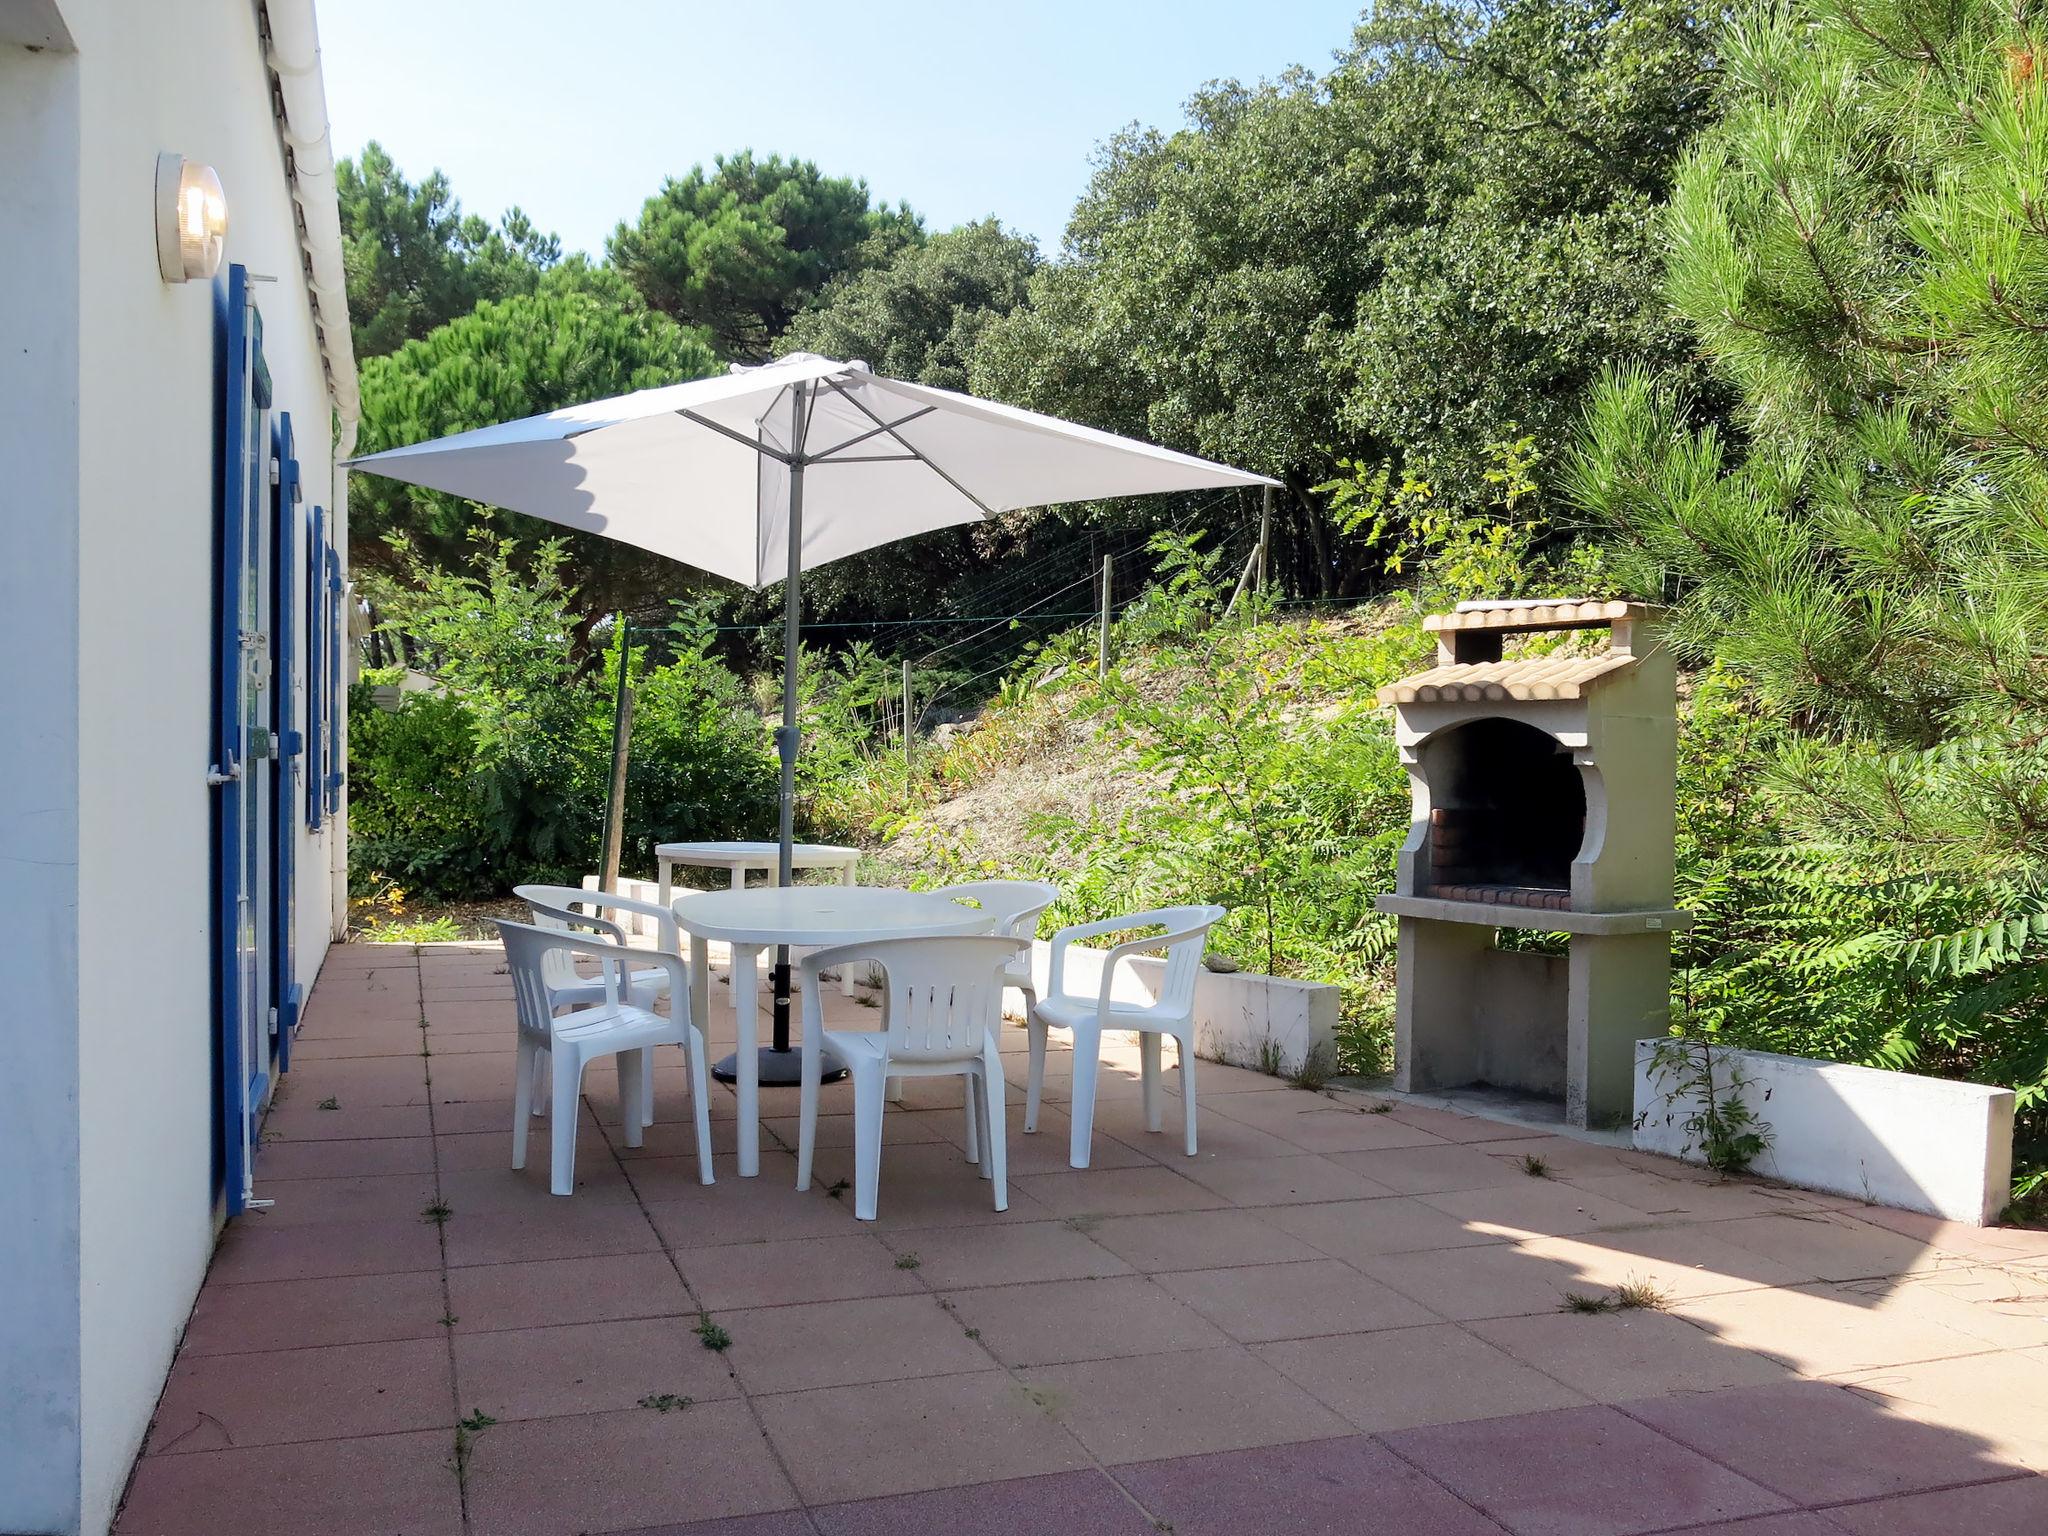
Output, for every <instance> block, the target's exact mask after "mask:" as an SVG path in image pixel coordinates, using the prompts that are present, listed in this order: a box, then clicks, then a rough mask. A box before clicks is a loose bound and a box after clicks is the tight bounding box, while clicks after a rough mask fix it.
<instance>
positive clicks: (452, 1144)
mask: <svg viewBox="0 0 2048 1536" xmlns="http://www.w3.org/2000/svg"><path fill="white" fill-rule="evenodd" d="M500 1118H501V1119H502V1120H503V1121H504V1122H505V1124H503V1125H500V1126H498V1127H497V1128H495V1129H493V1130H488V1131H455V1132H449V1133H445V1134H443V1135H439V1136H436V1137H435V1138H434V1161H435V1164H436V1165H437V1166H438V1167H439V1169H440V1171H441V1177H442V1178H443V1179H444V1180H446V1179H448V1178H449V1177H451V1176H452V1175H455V1174H459V1173H465V1172H468V1171H471V1170H474V1169H486V1170H489V1171H491V1172H493V1173H497V1172H505V1173H509V1172H510V1171H511V1168H512V1131H511V1120H512V1112H511V1106H509V1105H507V1106H506V1109H505V1112H504V1113H503V1114H502V1115H501V1116H500ZM552 1125H553V1122H552V1121H550V1120H549V1119H548V1118H547V1117H546V1116H544V1115H543V1116H542V1117H541V1118H539V1119H537V1120H535V1121H534V1122H533V1123H532V1124H531V1125H529V1126H528V1127H527V1130H526V1174H527V1176H531V1177H536V1178H538V1179H540V1180H541V1181H542V1183H543V1184H545V1182H546V1180H547V1169H548V1164H549V1155H550V1150H551V1149H550V1147H549V1144H548V1138H549V1131H550V1128H551V1127H552ZM601 1171H602V1172H613V1173H616V1172H618V1171H619V1159H618V1158H616V1157H614V1156H613V1155H612V1149H611V1148H610V1147H608V1146H606V1145H605V1140H604V1136H603V1135H602V1134H601V1133H600V1132H599V1130H598V1128H597V1127H596V1126H595V1125H594V1124H592V1123H591V1121H590V1118H589V1116H587V1115H586V1116H585V1117H584V1119H583V1120H582V1122H581V1123H579V1124H578V1126H577V1128H576V1172H577V1174H578V1175H579V1176H580V1175H582V1174H585V1173H595V1172H601Z"/></svg>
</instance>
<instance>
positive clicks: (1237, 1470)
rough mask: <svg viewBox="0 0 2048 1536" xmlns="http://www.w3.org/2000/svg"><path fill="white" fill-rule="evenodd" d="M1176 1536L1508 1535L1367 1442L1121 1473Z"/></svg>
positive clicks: (1195, 1459)
mask: <svg viewBox="0 0 2048 1536" xmlns="http://www.w3.org/2000/svg"><path fill="white" fill-rule="evenodd" d="M1116 1475H1117V1479H1118V1481H1120V1482H1121V1483H1122V1484H1123V1485H1124V1486H1125V1487H1126V1488H1128V1489H1129V1490H1130V1491H1131V1493H1132V1495H1133V1496H1134V1497H1135V1498H1137V1500H1138V1501H1139V1502H1140V1503H1142V1504H1143V1505H1144V1506H1145V1507H1146V1508H1147V1509H1149V1510H1151V1511H1153V1512H1154V1513H1155V1514H1156V1515H1157V1516H1158V1517H1159V1518H1160V1519H1161V1520H1162V1521H1163V1522H1165V1523H1164V1525H1163V1526H1162V1527H1160V1528H1161V1529H1171V1530H1172V1531H1173V1532H1174V1533H1175V1536H1244V1533H1247V1532H1254V1531H1256V1532H1258V1533H1259V1536H1352V1533H1354V1532H1358V1531H1360V1530H1361V1529H1364V1528H1367V1527H1366V1525H1365V1522H1367V1521H1369V1522H1370V1525H1369V1528H1370V1529H1372V1530H1376V1531H1385V1532H1388V1533H1399V1536H1500V1527H1499V1526H1498V1525H1496V1524H1494V1523H1493V1521H1491V1520H1489V1519H1487V1518H1486V1517H1485V1516H1484V1515H1482V1514H1479V1513H1478V1512H1477V1511H1476V1510H1474V1509H1472V1508H1471V1506H1469V1505H1467V1504H1465V1503H1463V1502H1462V1501H1460V1500H1459V1499H1458V1498H1456V1497H1455V1496H1454V1495H1452V1494H1450V1493H1448V1492H1446V1491H1445V1490H1444V1489H1443V1488H1441V1487H1440V1486H1438V1485H1437V1484H1436V1483H1434V1482H1432V1481H1431V1480H1430V1479H1429V1478H1427V1477H1424V1476H1423V1475H1422V1474H1421V1473H1420V1472H1418V1471H1416V1470H1415V1469H1414V1468H1413V1467H1411V1466H1409V1465H1408V1463H1406V1462H1405V1461H1402V1460H1401V1459H1400V1458H1399V1457H1398V1456H1395V1455H1394V1454H1393V1453H1392V1452H1391V1451H1389V1450H1387V1449H1386V1447H1385V1446H1382V1445H1380V1444H1378V1443H1376V1442H1375V1441H1373V1440H1370V1439H1367V1438H1366V1437H1364V1436H1362V1435H1353V1436H1347V1437H1346V1438H1343V1439H1338V1440H1311V1441H1308V1442H1306V1443H1303V1444H1297V1445H1276V1446H1267V1447H1262V1448H1260V1449H1257V1450H1249V1451H1221V1452H1217V1453H1215V1454H1213V1455H1208V1456H1185V1457H1179V1458H1176V1459H1174V1460H1171V1461H1149V1462H1141V1463H1139V1464H1138V1465H1136V1466H1129V1467H1122V1468H1120V1469H1118V1471H1117V1474H1116Z"/></svg>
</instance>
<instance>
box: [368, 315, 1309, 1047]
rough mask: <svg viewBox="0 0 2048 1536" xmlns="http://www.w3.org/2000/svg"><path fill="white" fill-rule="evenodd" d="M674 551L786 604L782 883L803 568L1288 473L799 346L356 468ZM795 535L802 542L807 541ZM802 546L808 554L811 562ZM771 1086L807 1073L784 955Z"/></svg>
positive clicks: (784, 878) (779, 739) (791, 834)
mask: <svg viewBox="0 0 2048 1536" xmlns="http://www.w3.org/2000/svg"><path fill="white" fill-rule="evenodd" d="M348 462H349V465H350V467H351V468H354V469H360V470H364V471H367V472H368V473H370V474H374V475H382V476H385V477H387V478H389V479H393V480H403V481H405V482H407V483H409V484H412V485H419V486H425V487H427V488H428V489H431V490H436V491H445V492H448V493H449V494H451V495H455V496H462V497H466V498H468V499H469V500H471V501H479V502H484V503H487V504H489V505H491V506H498V507H505V508H507V509H509V510H511V511H514V512H524V513H526V514H527V515H528V516H529V517H538V518H542V519H544V520H545V521H547V522H551V523H559V524H561V525H562V526H563V527H566V528H580V529H582V530H583V531H584V532H586V533H595V534H599V535H602V536H603V537H605V538H608V539H616V540H618V541H619V542H621V543H625V544H631V545H634V546H635V547H636V548H639V549H645V550H648V551H651V552H652V553H654V554H657V555H666V556H667V557H668V558H669V559H671V560H676V561H679V562H681V563H682V564H684V565H692V566H695V567H697V568H698V569H699V570H705V571H710V572H712V573H713V574H714V575H718V576H724V577H727V578H728V579H730V580H732V581H737V582H740V583H742V584H744V585H746V586H748V587H755V588H758V587H765V586H767V585H768V584H770V583H771V582H776V581H784V582H787V583H788V587H787V596H786V599H785V601H784V604H783V678H782V728H781V730H779V731H778V732H777V733H776V746H777V749H778V751H779V753H780V756H781V759H782V793H781V814H780V818H779V819H780V826H779V828H778V831H779V834H780V842H781V860H780V871H779V876H780V883H781V884H783V885H788V884H789V883H790V878H791V868H790V850H791V848H792V846H793V844H794V841H795V807H796V756H797V745H798V738H797V724H796V663H797V629H798V622H799V618H800V615H801V593H800V587H801V580H802V573H803V572H804V571H806V570H810V569H812V568H813V567H815V566H820V565H825V564H827V563H829V562H830V561H833V560H840V559H844V558H845V557H846V556H848V555H854V554H858V553H860V552H861V551H862V550H864V549H873V548H875V547H876V546H877V545H880V544H888V543H892V542H894V541H895V540H897V539H904V538H909V537H910V536H912V535H913V534H919V533H928V532H930V531H931V530H933V529H935V528H949V527H953V526H955V525H957V524H961V523H972V522H978V521H980V520H981V519H983V518H992V517H997V516H1000V515H1001V514H1002V513H1004V512H1010V511H1015V510H1016V509H1018V508H1020V507H1036V506H1044V505H1047V504H1049V503H1052V502H1062V501H1095V500H1099V499H1102V498H1105V497H1112V496H1143V495H1150V494H1155V493H1158V492H1162V491H1189V490H1205V489H1211V488H1217V487H1224V486H1251V485H1257V486H1275V485H1278V484H1279V482H1278V481H1276V480H1272V479H1270V478H1268V477H1267V476H1264V475H1255V474H1252V473H1250V472H1249V471H1247V470H1242V469H1232V468H1231V467H1230V466H1229V465H1227V464H1216V463H1212V462H1211V461H1209V460H1207V459H1198V458H1194V457H1192V456H1191V455H1188V454H1184V453H1174V452H1172V451H1170V450H1168V449H1165V448H1159V447H1155V446H1153V445H1152V444H1150V443H1141V442H1138V441H1136V440H1135V439H1132V438H1128V437H1118V436H1116V435H1115V434H1114V433H1110V432H1100V431H1097V430H1096V429H1095V428H1093V427H1084V426H1081V425H1079V424H1078V423H1076V422H1071V421H1061V420H1060V419H1059V418H1057V417H1053V416H1041V415H1039V414H1038V413H1037V412H1036V411H1026V410H1019V409H1018V408H1017V407H1015V406H1010V405H1000V404H997V403H996V402H994V401H992V400H979V399H976V398H975V397H973V396H972V395H962V394H958V393H955V392H954V391H952V390H949V389H934V388H932V387H931V386H929V385H925V384H909V383H905V382H903V381H902V380H900V379H890V378H884V377H882V376H880V375H878V374H876V373H874V372H873V371H871V370H870V369H869V367H868V365H867V364H866V363H859V362H853V363H843V362H838V361H835V360H834V359H832V358H829V357H819V356H816V355H815V354H813V353H808V352H796V353H791V354H790V355H789V356H787V357H784V358H779V359H777V360H776V361H775V362H772V363H764V364H761V365H760V366H759V367H751V368H749V367H734V368H733V369H731V370H730V371H729V372H728V373H726V374H724V375H722V376H720V377H716V378H709V379H693V380H691V381H690V382H688V383H685V384H669V385H664V386H663V387H661V388H659V389H643V390H638V391H636V392H634V393H633V394H630V395H619V396H616V397H614V398H612V399H610V400H595V401H592V402H591V403H589V404H588V405H572V406H567V407H565V408H563V409H562V410H559V411H549V412H547V413H546V414H545V415H540V416H528V417H525V418H523V419H522V420H519V421H508V422H503V423H501V424H499V425H497V426H494V427H479V428H477V429H476V430H474V431H471V432H458V433H455V434H454V435H452V436H449V437H443V438H437V439H435V440H434V441H432V442H426V443H415V444H413V445H412V446H410V447H406V448H392V449H389V450H387V451H385V452H383V453H373V454H369V455H367V456H365V457H363V458H359V459H351V460H349V461H348ZM792 534H794V537H792ZM793 554H794V555H795V556H796V557H797V558H795V559H792V558H791V556H792V555H793ZM776 960H777V963H776V968H775V970H776V975H775V1035H774V1041H775V1043H774V1045H773V1046H771V1047H769V1048H768V1049H767V1050H765V1051H764V1052H763V1076H764V1079H765V1080H767V1081H786V1082H794V1081H795V1080H796V1069H795V1064H794V1061H793V1059H792V1057H793V1053H791V1052H790V1050H789V1025H788V1018H789V1011H788V1010H789V1001H788V999H789V992H788V974H789V972H788V963H787V958H786V956H785V955H783V954H782V953H780V952H778V954H777V957H776Z"/></svg>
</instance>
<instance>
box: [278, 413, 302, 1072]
mask: <svg viewBox="0 0 2048 1536" xmlns="http://www.w3.org/2000/svg"><path fill="white" fill-rule="evenodd" d="M271 451H272V453H274V454H275V455H276V459H275V465H276V475H275V478H274V479H273V481H272V484H271V496H272V507H271V511H272V520H271V538H272V540H273V545H272V549H271V562H270V572H271V592H270V603H271V610H270V627H271V632H272V636H273V638H272V641H271V662H272V668H271V687H270V710H271V716H270V723H271V729H272V730H273V731H274V732H275V733H276V742H277V749H276V751H275V753H274V754H273V755H272V757H271V760H270V766H271V798H270V807H271V811H270V828H271V842H272V848H271V864H270V869H271V897H270V917H271V924H270V974H271V994H270V995H271V997H272V999H273V1000H274V1001H275V1003H276V1005H277V1036H276V1041H277V1043H276V1052H277V1069H278V1070H279V1071H280V1072H283V1071H286V1070H288V1069H289V1067H290V1066H291V1054H292V1032H293V1030H295V1029H296V1028H297V1027H298V1022H299V986H298V980H297V976H296V968H295V966H294V964H293V954H292V949H293V944H294V941H295V939H296V937H297V934H296V928H297V923H296V915H297V902H296V899H295V898H296V897H297V894H298V883H297V864H298V860H297V854H298V841H299V826H298V818H297V817H296V816H295V815H294V814H293V807H294V806H296V805H297V804H298V786H299V783H300V781H301V780H302V779H303V778H304V776H305V739H304V738H303V737H302V736H301V735H300V734H299V723H298V709H297V706H298V702H299V701H298V688H297V686H296V685H297V682H298V677H299V660H298V641H299V602H298V595H299V559H298V532H299V501H300V498H301V495H302V493H301V490H300V486H299V460H298V454H297V445H296V443H295V442H294V440H293V437H292V415H291V412H290V411H279V412H278V414H277V425H276V427H275V428H273V429H272V431H271Z"/></svg>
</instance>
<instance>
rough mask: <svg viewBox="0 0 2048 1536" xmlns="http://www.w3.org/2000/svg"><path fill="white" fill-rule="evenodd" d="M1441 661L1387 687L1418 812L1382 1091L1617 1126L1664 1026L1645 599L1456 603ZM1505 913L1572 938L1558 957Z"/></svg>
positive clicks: (1657, 652) (1668, 749)
mask: <svg viewBox="0 0 2048 1536" xmlns="http://www.w3.org/2000/svg"><path fill="white" fill-rule="evenodd" d="M1423 623H1424V627H1425V628H1427V629H1429V630H1431V631H1433V632H1434V633H1435V634H1436V637H1437V665H1435V666H1434V667H1432V668H1430V669H1429V670H1428V671H1427V672H1419V673H1417V674H1416V675H1415V676H1413V677H1406V678H1403V679H1401V681H1399V682H1397V683H1393V684H1390V685H1389V686H1387V687H1385V688H1382V689H1381V690H1380V691H1379V701H1380V702H1381V703H1382V704H1391V705H1393V706H1394V711H1395V727H1394V729H1395V741H1396V743H1397V745H1398V746H1399V747H1400V750H1401V761H1402V763H1403V765H1404V766H1405V767H1406V768H1407V770H1408V778H1409V784H1410V789H1411V793H1412V795H1413V803H1414V816H1413V822H1412V825H1411V827H1410V829H1409V834H1408V841H1407V843H1406V844H1405V845H1404V846H1403V847H1402V849H1401V855H1400V863H1399V868H1398V872H1397V875H1396V880H1395V890H1394V893H1393V894H1392V895H1388V896H1382V897H1380V898H1379V902H1378V905H1379V909H1380V910H1381V911H1383V912H1391V913H1393V914H1395V915H1396V916H1397V917H1399V919H1400V954H1399V975H1398V978H1397V983H1396V997H1395V1068H1394V1086H1395V1087H1396V1088H1397V1089H1399V1090H1401V1091H1402V1092H1408V1093H1427V1092H1434V1091H1440V1090H1446V1089H1456V1088H1488V1089H1495V1090H1502V1091H1505V1092H1508V1093H1511V1094H1518V1095H1525V1096H1533V1097H1536V1098H1541V1099H1550V1100H1557V1101H1561V1102H1562V1104H1563V1106H1564V1116H1565V1119H1566V1121H1567V1122H1568V1123H1570V1124H1572V1125H1578V1126H1585V1125H1593V1126H1602V1125H1614V1124H1620V1123H1626V1120H1627V1118H1628V1116H1629V1114H1630V1112H1631V1109H1632V1099H1633V1063H1634V1053H1635V1046H1634V1042H1635V1041H1636V1040H1637V1039H1639V1038H1642V1037H1645V1036H1649V1035H1656V1034H1661V1033H1663V1032H1664V1029H1665V1028H1666V1025H1667V1021H1668V1014H1669V1002H1670V974H1671V934H1672V932H1673V931H1674V930H1676V929H1680V928H1683V927H1686V926H1687V925H1688V924H1689V923H1690V921H1691V919H1690V917H1689V915H1688V914H1686V913H1683V912H1679V911H1676V910H1674V909H1673V907H1672V905H1671V899H1672V896H1671V874H1672V836H1673V817H1674V812H1673V797H1674V789H1675V786H1674V777H1675V773H1676V754H1677V720H1676V705H1675V692H1676V673H1675V670H1674V668H1673V665H1672V660H1671V654H1670V652H1669V651H1668V650H1667V649H1666V648H1665V646H1664V644H1663V642H1662V640H1661V638H1660V634H1659V627H1658V615H1657V610H1655V609H1653V608H1650V607H1647V606H1645V605H1642V604H1638V603H1625V602H1590V601H1576V600H1575V601H1521V602H1484V603H1463V604H1460V605H1459V607H1458V609H1457V611H1456V612H1454V613H1444V614H1433V615H1431V616H1430V617H1429V618H1427V619H1425V620H1424V621H1423ZM1595 628H1601V629H1606V630H1607V631H1608V644H1607V648H1606V649H1605V650H1604V651H1601V652H1598V653H1595V654H1591V655H1588V654H1585V653H1584V652H1583V651H1580V650H1561V651H1558V652H1557V653H1556V654H1526V655H1521V656H1511V655H1507V654H1505V653H1506V651H1507V649H1508V644H1509V643H1510V642H1515V641H1518V640H1520V639H1521V637H1525V636H1529V635H1536V634H1546V633H1551V632H1556V631H1562V630H1582V629H1595ZM1501 929H1535V930H1538V931H1543V932H1563V933H1565V934H1568V935H1569V936H1570V941H1569V946H1568V953H1567V954H1566V955H1565V956H1562V957H1560V956H1557V955H1552V954H1544V953H1539V952H1536V951H1528V950H1511V949H1501V948H1499V947H1498V945H1497V943H1496V935H1497V934H1498V932H1499V930H1501Z"/></svg>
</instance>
